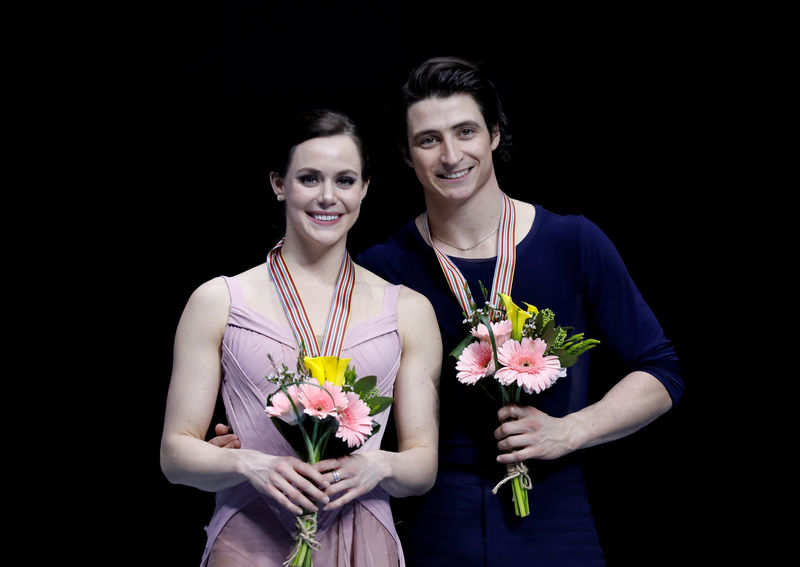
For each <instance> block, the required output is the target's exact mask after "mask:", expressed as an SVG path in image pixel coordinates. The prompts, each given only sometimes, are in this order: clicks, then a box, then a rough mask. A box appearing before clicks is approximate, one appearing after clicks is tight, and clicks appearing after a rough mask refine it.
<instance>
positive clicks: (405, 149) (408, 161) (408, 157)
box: [397, 144, 414, 169]
mask: <svg viewBox="0 0 800 567" xmlns="http://www.w3.org/2000/svg"><path fill="white" fill-rule="evenodd" d="M397 149H399V150H400V155H401V156H402V157H403V161H404V162H406V165H408V167H410V168H411V169H414V162H413V161H411V155H410V153H409V151H408V145H406V144H397Z"/></svg>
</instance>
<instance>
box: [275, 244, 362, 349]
mask: <svg viewBox="0 0 800 567" xmlns="http://www.w3.org/2000/svg"><path fill="white" fill-rule="evenodd" d="M284 240H286V239H285V238H281V240H280V242H278V244H277V245H276V246H275V248H273V249H272V250H270V251H269V254H268V255H267V268H268V269H269V273H270V275H271V276H272V281H273V282H275V289H276V290H277V291H278V297H279V298H280V300H281V305H283V311H284V312H285V313H286V318H287V319H289V325H290V326H291V328H292V332H293V333H294V336H295V339H296V340H297V344H298V345H305V349H306V354H307V355H308V356H336V357H338V356H339V355H340V354H341V353H342V343H343V342H344V334H345V331H346V330H347V320H348V319H349V318H350V301H351V299H352V297H353V286H354V285H355V280H356V276H355V273H356V270H355V264H354V263H353V260H352V259H351V258H350V254H348V253H347V252H345V254H344V258H343V259H342V267H341V268H340V269H339V276H338V277H337V279H336V288H335V289H334V293H333V302H332V303H331V310H330V313H328V321H327V322H326V323H325V334H324V335H323V337H324V339H323V345H322V349H321V350H320V348H319V344H318V343H317V337H316V335H314V329H313V328H312V327H311V321H309V319H308V314H307V313H306V309H305V307H304V306H303V300H302V299H300V294H299V293H298V291H297V286H295V285H294V280H293V279H292V274H291V273H290V272H289V266H287V265H286V261H285V260H284V259H283V254H282V253H281V248H282V247H283V242H284Z"/></svg>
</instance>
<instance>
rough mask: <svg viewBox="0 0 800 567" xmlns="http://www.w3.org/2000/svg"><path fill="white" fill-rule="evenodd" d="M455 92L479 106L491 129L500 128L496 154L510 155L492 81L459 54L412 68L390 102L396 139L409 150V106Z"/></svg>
mask: <svg viewBox="0 0 800 567" xmlns="http://www.w3.org/2000/svg"><path fill="white" fill-rule="evenodd" d="M456 94H466V95H469V96H471V97H472V98H473V99H474V100H475V102H476V103H477V105H478V108H480V110H481V113H482V114H483V119H484V121H485V122H486V125H487V126H488V127H489V129H490V130H494V129H495V128H497V129H498V130H499V132H500V145H499V146H498V147H497V149H496V150H495V153H496V154H497V157H498V158H499V159H500V160H502V161H508V160H509V159H510V157H511V155H510V150H511V134H510V132H509V127H508V119H507V118H506V115H505V112H504V111H503V104H502V102H501V101H500V97H499V96H498V94H497V89H496V88H495V86H494V84H493V83H492V81H491V80H490V79H489V78H488V77H487V76H486V74H485V73H484V72H483V71H482V70H481V69H480V67H479V66H478V65H477V64H476V63H472V62H470V61H467V60H465V59H460V58H458V57H434V58H432V59H428V60H427V61H425V62H424V63H422V64H421V65H419V66H418V67H416V68H415V69H413V70H412V71H411V73H410V74H409V76H408V80H407V81H406V82H405V84H404V85H403V86H402V87H401V88H400V92H399V94H398V96H397V97H396V99H395V100H394V103H393V104H392V106H393V109H392V113H393V114H394V115H395V116H394V117H393V120H394V123H395V125H396V131H395V136H396V138H397V143H398V145H399V146H400V148H401V149H402V150H403V151H404V152H406V153H407V152H408V150H409V148H408V134H407V130H408V123H407V119H408V109H409V107H410V106H411V105H413V104H414V103H416V102H419V101H421V100H425V99H427V98H445V97H448V96H451V95H456Z"/></svg>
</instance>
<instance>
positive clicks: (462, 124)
mask: <svg viewBox="0 0 800 567" xmlns="http://www.w3.org/2000/svg"><path fill="white" fill-rule="evenodd" d="M467 127H469V128H472V129H473V130H478V129H480V124H479V123H478V122H476V121H474V120H464V121H462V122H459V123H458V124H454V125H453V126H450V127H448V129H449V130H461V129H462V128H467ZM439 132H441V130H439V129H438V128H428V129H426V130H420V131H419V132H415V133H414V134H412V135H411V137H412V138H413V139H416V138H419V137H420V136H427V135H430V134H438V133H439Z"/></svg>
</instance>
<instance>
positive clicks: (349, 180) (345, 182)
mask: <svg viewBox="0 0 800 567" xmlns="http://www.w3.org/2000/svg"><path fill="white" fill-rule="evenodd" d="M355 182H356V180H355V178H353V177H347V176H346V177H340V178H339V179H337V180H336V183H337V184H339V185H341V186H343V187H352V186H353V185H355Z"/></svg>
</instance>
